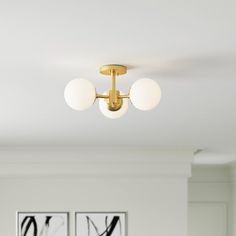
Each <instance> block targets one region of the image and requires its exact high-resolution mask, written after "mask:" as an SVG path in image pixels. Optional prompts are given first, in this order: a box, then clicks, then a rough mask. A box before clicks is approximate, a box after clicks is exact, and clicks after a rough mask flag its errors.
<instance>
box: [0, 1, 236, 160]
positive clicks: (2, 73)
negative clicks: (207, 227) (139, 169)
mask: <svg viewBox="0 0 236 236" xmlns="http://www.w3.org/2000/svg"><path fill="white" fill-rule="evenodd" d="M235 9H236V1H235V0H196V1H191V0H176V1H166V0H145V1H144V0H143V1H133V0H126V1H123V0H120V1H111V0H100V1H91V0H86V1H82V0H50V1H48V0H40V1H32V0H21V1H18V0H2V1H1V2H0V63H1V64H0V65H1V66H0V108H1V113H0V114H1V115H0V145H1V146H21V145H22V146H59V145H60V146H90V145H92V146H139V147H140V146H141V147H142V146H145V147H146V146H150V147H155V148H156V147H160V148H195V149H202V150H203V151H202V152H200V153H199V154H198V155H197V156H196V157H198V156H199V159H197V162H198V160H199V162H203V163H204V162H207V160H208V162H211V163H212V162H213V163H214V162H219V160H220V163H222V162H226V161H229V160H230V161H232V160H236V104H235V102H236V27H235V23H236V14H235ZM107 63H118V64H125V65H128V67H129V68H130V70H129V71H128V74H127V75H126V76H123V77H121V78H120V79H119V81H118V83H119V84H118V85H119V88H120V89H121V90H123V91H125V92H127V91H128V88H129V87H130V86H131V84H132V83H133V82H134V81H135V80H136V79H138V78H141V77H149V78H152V79H155V80H156V81H157V82H158V83H159V84H160V86H161V88H162V93H163V96H162V101H161V103H160V105H159V107H158V108H157V109H156V110H154V111H150V112H141V111H138V110H136V109H135V108H133V107H132V106H130V107H129V111H128V113H127V114H126V116H124V117H123V118H121V119H118V120H109V119H107V118H105V117H104V116H103V115H102V114H101V113H100V111H99V109H98V106H97V102H96V104H95V105H94V106H93V107H92V108H91V109H90V110H87V111H85V112H76V111H73V110H71V109H70V108H69V107H68V106H67V105H66V104H65V102H64V98H63V90H64V87H65V85H66V84H67V83H68V82H69V81H70V80H71V79H73V78H75V77H84V78H88V79H90V80H91V81H92V82H93V83H94V84H95V85H96V87H97V90H98V91H99V92H103V91H104V90H106V89H108V87H109V80H108V79H106V78H103V76H101V75H100V74H99V73H98V68H99V66H100V65H103V64H107ZM203 153H205V154H206V153H208V154H209V153H211V154H212V155H205V156H204V155H203V156H201V155H202V154H203ZM217 155H218V156H217ZM209 156H210V157H209ZM212 159H214V160H212Z"/></svg>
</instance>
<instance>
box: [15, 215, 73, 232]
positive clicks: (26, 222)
mask: <svg viewBox="0 0 236 236" xmlns="http://www.w3.org/2000/svg"><path fill="white" fill-rule="evenodd" d="M16 215H17V216H16V217H17V226H16V228H17V229H16V235H17V236H69V212H17V213H16Z"/></svg>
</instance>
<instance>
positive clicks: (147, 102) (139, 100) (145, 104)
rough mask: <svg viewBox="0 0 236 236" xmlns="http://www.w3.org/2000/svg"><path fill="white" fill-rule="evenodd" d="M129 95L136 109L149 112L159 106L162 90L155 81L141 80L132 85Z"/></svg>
mask: <svg viewBox="0 0 236 236" xmlns="http://www.w3.org/2000/svg"><path fill="white" fill-rule="evenodd" d="M129 95H130V100H131V102H132V104H133V105H134V106H135V107H136V108H138V109H140V110H143V111H147V110H151V109H153V108H154V107H155V106H157V105H158V104H159V102H160V100H161V88H160V86H159V85H158V84H157V83H156V82H155V81H154V80H151V79H139V80H137V81H136V82H135V83H134V84H133V85H132V87H131V89H130V93H129Z"/></svg>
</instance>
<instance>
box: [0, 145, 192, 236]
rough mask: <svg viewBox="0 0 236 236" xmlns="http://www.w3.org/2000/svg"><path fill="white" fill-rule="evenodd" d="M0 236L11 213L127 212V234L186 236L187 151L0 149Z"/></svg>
mask: <svg viewBox="0 0 236 236" xmlns="http://www.w3.org/2000/svg"><path fill="white" fill-rule="evenodd" d="M0 160H1V163H0V190H1V194H0V198H1V201H0V222H1V226H0V235H4V236H12V235H14V233H15V212H16V211H51V210H52V211H70V212H71V215H70V216H71V234H70V235H74V214H73V212H74V211H127V212H128V235H129V236H143V235H161V236H187V197H188V196H187V195H188V193H187V178H188V176H189V175H190V162H191V160H192V153H191V152H155V151H149V150H144V151H137V150H115V151H114V150H96V149H94V150H92V151H91V150H82V151H81V150H73V151H71V150H59V151H58V150H53V151H51V150H43V151H42V150H31V151H29V150H3V151H1V152H0Z"/></svg>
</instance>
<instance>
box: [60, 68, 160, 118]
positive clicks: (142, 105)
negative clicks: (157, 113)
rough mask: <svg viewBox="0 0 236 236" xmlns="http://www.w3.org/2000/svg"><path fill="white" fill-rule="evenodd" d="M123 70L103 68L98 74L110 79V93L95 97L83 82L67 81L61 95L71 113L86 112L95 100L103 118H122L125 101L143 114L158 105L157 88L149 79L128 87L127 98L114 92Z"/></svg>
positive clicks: (94, 92)
mask: <svg viewBox="0 0 236 236" xmlns="http://www.w3.org/2000/svg"><path fill="white" fill-rule="evenodd" d="M126 72H127V68H126V66H123V65H105V66H102V67H101V68H100V73H101V74H103V75H109V76H111V80H112V86H111V89H110V90H109V91H107V92H104V93H103V94H98V93H97V92H96V89H95V87H94V85H93V84H92V83H91V82H90V81H89V80H86V79H74V80H71V81H70V82H69V83H68V84H67V86H66V88H65V91H64V96H65V100H66V103H67V104H68V106H70V107H71V108H72V109H74V110H79V111H82V110H86V109H88V108H89V107H91V106H92V105H93V103H94V102H95V100H96V98H99V99H100V100H99V108H100V110H101V112H102V113H103V115H105V116H106V117H108V118H111V119H116V118H119V117H121V116H123V115H124V114H125V113H126V112H127V110H128V99H130V101H131V103H132V104H133V105H134V106H135V107H136V108H138V109H140V110H143V111H147V110H151V109H153V108H154V107H156V106H157V105H158V103H159V102H160V99H161V89H160V87H159V85H158V84H157V83H156V82H155V81H154V80H151V79H147V78H145V79H139V80H137V81H136V82H135V83H134V84H133V85H132V87H131V89H130V91H129V93H128V94H125V93H123V92H121V91H119V90H118V89H117V88H116V77H117V76H119V75H123V74H126Z"/></svg>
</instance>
